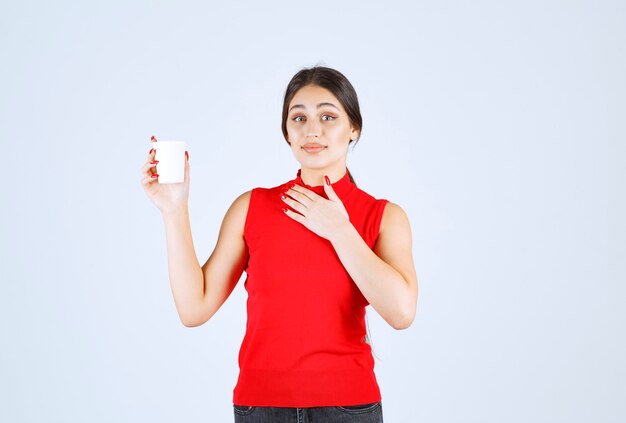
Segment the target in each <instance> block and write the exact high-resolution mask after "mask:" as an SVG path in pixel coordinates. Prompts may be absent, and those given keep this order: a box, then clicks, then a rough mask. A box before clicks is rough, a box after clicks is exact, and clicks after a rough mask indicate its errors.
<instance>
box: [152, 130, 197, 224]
mask: <svg viewBox="0 0 626 423" xmlns="http://www.w3.org/2000/svg"><path fill="white" fill-rule="evenodd" d="M152 140H153V141H156V138H154V137H152ZM155 155H156V150H155V149H152V151H150V152H149V153H148V157H147V159H148V160H147V161H146V163H145V164H144V165H143V167H142V168H141V176H142V179H141V186H142V188H143V190H144V191H145V192H146V195H147V196H148V197H149V198H150V199H151V200H152V202H153V203H154V204H155V205H156V206H157V208H158V209H159V210H160V211H161V213H170V212H175V211H177V210H180V209H181V208H183V207H186V206H187V201H188V199H189V154H188V153H187V152H186V151H185V181H184V182H179V183H174V184H159V183H158V179H159V178H158V175H157V173H156V163H158V162H155V161H154V157H155Z"/></svg>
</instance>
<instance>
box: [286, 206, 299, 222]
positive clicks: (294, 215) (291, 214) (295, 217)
mask: <svg viewBox="0 0 626 423" xmlns="http://www.w3.org/2000/svg"><path fill="white" fill-rule="evenodd" d="M283 212H284V213H285V214H286V215H287V216H288V217H290V218H292V219H293V220H295V221H297V222H300V223H302V224H304V216H302V215H301V214H299V213H296V212H293V211H291V210H289V209H288V208H287V207H284V208H283Z"/></svg>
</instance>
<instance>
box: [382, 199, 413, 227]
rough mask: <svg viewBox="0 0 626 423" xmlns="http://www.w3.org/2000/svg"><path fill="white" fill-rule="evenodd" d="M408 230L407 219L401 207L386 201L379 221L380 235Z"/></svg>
mask: <svg viewBox="0 0 626 423" xmlns="http://www.w3.org/2000/svg"><path fill="white" fill-rule="evenodd" d="M407 229H410V224H409V217H408V216H407V214H406V212H405V211H404V209H403V208H402V207H400V206H399V205H398V204H396V203H392V202H391V201H387V202H386V204H385V208H384V210H383V216H382V219H381V221H380V233H381V235H382V234H383V233H394V232H398V231H404V230H407Z"/></svg>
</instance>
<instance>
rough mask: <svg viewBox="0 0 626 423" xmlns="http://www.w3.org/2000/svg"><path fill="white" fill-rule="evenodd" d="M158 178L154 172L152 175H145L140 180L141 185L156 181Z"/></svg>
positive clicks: (145, 185)
mask: <svg viewBox="0 0 626 423" xmlns="http://www.w3.org/2000/svg"><path fill="white" fill-rule="evenodd" d="M157 179H159V177H158V175H157V174H156V173H155V174H154V175H150V176H146V177H144V178H143V179H142V180H141V185H142V186H144V187H147V186H148V185H150V184H151V183H153V182H156V181H157Z"/></svg>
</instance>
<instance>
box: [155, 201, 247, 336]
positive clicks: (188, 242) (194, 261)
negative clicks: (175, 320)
mask: <svg viewBox="0 0 626 423" xmlns="http://www.w3.org/2000/svg"><path fill="white" fill-rule="evenodd" d="M249 201H250V191H248V192H246V193H243V194H241V195H240V196H239V197H237V199H236V200H235V201H234V202H233V204H232V205H231V206H230V208H229V209H228V211H227V212H226V215H225V216H224V220H223V222H222V226H221V229H220V233H219V236H218V240H217V245H216V247H215V249H214V250H213V253H212V254H211V256H210V257H209V259H208V260H207V262H206V263H205V264H204V266H202V267H200V264H199V262H198V258H197V256H196V252H195V249H194V246H193V240H192V236H191V224H190V222H189V211H188V209H187V207H184V208H181V209H180V210H178V211H176V212H172V213H168V214H164V215H163V220H164V223H165V234H166V239H167V253H168V268H169V276H170V285H171V288H172V294H173V295H174V302H175V303H176V309H177V311H178V315H179V317H180V319H181V321H182V323H183V324H184V325H185V326H187V327H194V326H199V325H201V324H203V323H205V322H206V321H207V320H209V319H210V318H211V317H212V316H213V315H214V314H215V312H216V311H217V310H218V309H219V308H220V307H221V306H222V304H223V303H224V302H225V301H226V299H227V298H228V296H229V295H230V294H231V292H232V291H233V289H234V288H235V286H236V284H237V282H238V281H239V278H240V277H241V274H242V273H243V270H244V266H245V263H246V261H247V258H248V250H247V247H246V244H245V240H244V238H243V226H244V223H245V219H246V215H247V211H248V203H249Z"/></svg>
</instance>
